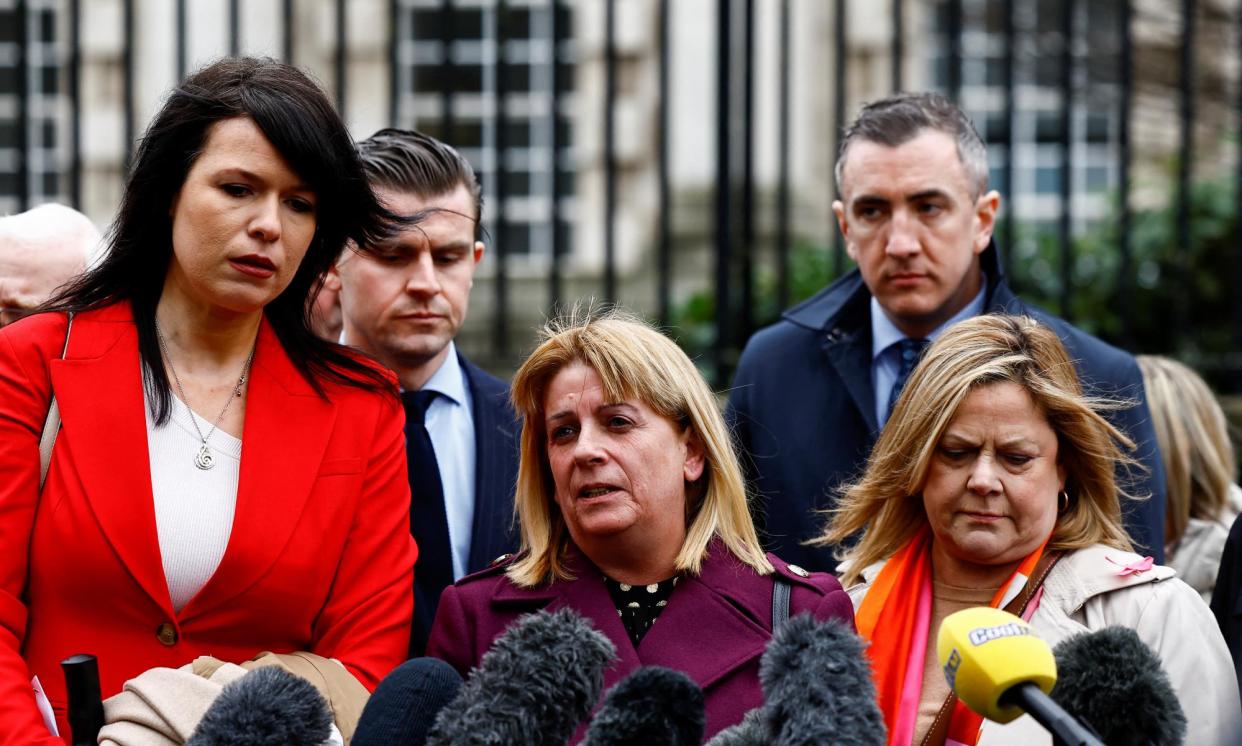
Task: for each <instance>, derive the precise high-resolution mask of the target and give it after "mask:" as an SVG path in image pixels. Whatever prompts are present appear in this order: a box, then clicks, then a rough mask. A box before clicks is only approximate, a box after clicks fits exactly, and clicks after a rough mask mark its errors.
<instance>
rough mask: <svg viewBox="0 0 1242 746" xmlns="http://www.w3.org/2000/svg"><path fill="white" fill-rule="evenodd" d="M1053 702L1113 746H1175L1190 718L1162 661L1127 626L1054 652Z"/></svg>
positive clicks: (1086, 636) (1081, 638)
mask: <svg viewBox="0 0 1242 746" xmlns="http://www.w3.org/2000/svg"><path fill="white" fill-rule="evenodd" d="M1052 653H1053V655H1054V656H1055V657H1056V661H1057V683H1056V686H1054V687H1053V689H1052V695H1051V696H1052V699H1053V700H1055V701H1056V702H1057V704H1059V705H1061V707H1063V708H1064V709H1065V711H1066V712H1068V713H1069V714H1071V715H1073V716H1074V717H1076V718H1078V719H1079V720H1081V721H1083V722H1085V723H1089V724H1090V725H1091V727H1092V728H1094V729H1095V731H1096V732H1097V733H1098V734H1099V736H1100V740H1102V741H1104V743H1107V744H1109V746H1176V745H1177V744H1181V743H1183V742H1184V741H1185V739H1186V715H1185V714H1184V713H1183V712H1182V706H1181V703H1180V702H1179V701H1178V699H1177V694H1176V693H1175V692H1174V691H1173V685H1172V684H1171V683H1169V677H1168V674H1166V673H1165V671H1164V669H1163V668H1162V667H1161V665H1160V659H1159V658H1158V657H1157V656H1156V654H1155V652H1153V651H1152V649H1151V648H1149V647H1147V645H1146V644H1144V643H1143V641H1142V640H1140V639H1139V636H1138V634H1137V633H1136V632H1135V631H1134V630H1132V629H1129V628H1128V627H1105V628H1104V629H1101V630H1097V631H1095V632H1088V633H1084V634H1081V635H1075V636H1074V637H1071V638H1069V639H1067V640H1062V641H1061V642H1059V643H1057V645H1056V647H1054V648H1053V650H1052Z"/></svg>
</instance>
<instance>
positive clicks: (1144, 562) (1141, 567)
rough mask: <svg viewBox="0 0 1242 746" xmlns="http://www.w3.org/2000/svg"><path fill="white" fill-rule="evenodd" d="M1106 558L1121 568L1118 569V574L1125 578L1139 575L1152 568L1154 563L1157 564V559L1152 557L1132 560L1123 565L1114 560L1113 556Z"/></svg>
mask: <svg viewBox="0 0 1242 746" xmlns="http://www.w3.org/2000/svg"><path fill="white" fill-rule="evenodd" d="M1105 559H1107V560H1108V561H1109V562H1112V563H1113V564H1114V565H1117V566H1118V567H1120V568H1121V569H1120V570H1118V571H1117V574H1118V575H1120V576H1121V577H1123V578H1124V577H1126V576H1127V575H1138V574H1139V573H1144V572H1147V571H1148V570H1150V569H1151V568H1152V565H1154V564H1156V560H1155V559H1153V558H1151V557H1144V558H1143V559H1141V560H1139V561H1137V562H1131V563H1130V564H1128V565H1123V564H1121V563H1120V562H1117V561H1116V560H1114V559H1113V558H1112V557H1105Z"/></svg>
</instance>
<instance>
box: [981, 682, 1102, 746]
mask: <svg viewBox="0 0 1242 746" xmlns="http://www.w3.org/2000/svg"><path fill="white" fill-rule="evenodd" d="M1000 704H1002V705H1017V706H1018V707H1019V708H1021V709H1022V710H1023V711H1024V712H1026V714H1028V715H1030V716H1031V717H1033V718H1035V720H1036V721H1038V722H1039V724H1040V725H1042V726H1044V728H1046V729H1047V730H1048V732H1049V733H1051V734H1052V740H1053V742H1054V743H1055V744H1056V746H1105V744H1104V742H1103V741H1101V740H1100V737H1099V736H1097V735H1096V734H1095V733H1094V732H1093V731H1092V730H1091V729H1090V728H1089V727H1088V726H1086V725H1083V724H1082V723H1080V722H1078V721H1077V720H1075V719H1074V716H1073V715H1070V714H1069V713H1068V712H1066V711H1065V710H1064V709H1062V708H1061V706H1060V705H1058V704H1057V703H1056V702H1054V701H1053V699H1052V698H1051V697H1049V696H1048V695H1047V694H1044V693H1043V691H1042V690H1041V689H1040V688H1039V687H1038V686H1036V685H1035V684H1034V683H1032V682H1029V681H1024V682H1022V683H1021V684H1015V685H1014V686H1013V687H1011V688H1009V689H1008V690H1007V691H1006V692H1005V693H1004V694H1002V695H1001V696H1000Z"/></svg>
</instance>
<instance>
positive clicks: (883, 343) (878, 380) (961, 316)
mask: <svg viewBox="0 0 1242 746" xmlns="http://www.w3.org/2000/svg"><path fill="white" fill-rule="evenodd" d="M986 295H987V276H986V275H984V282H983V287H981V288H980V289H979V292H978V294H976V295H975V297H974V298H973V299H971V301H970V302H969V303H967V304H966V305H965V306H964V307H963V308H962V309H961V310H960V311H958V312H957V313H956V314H954V315H953V318H951V319H949V320H948V321H946V322H944V323H943V324H941V325H940V326H938V327H936V328H935V329H934V330H932V333H931V334H928V335H927V339H928V341H931V340H934V339H935V338H936V337H939V336H940V335H941V333H943V332H944V330H945V329H948V328H949V327H950V326H953V325H954V324H956V323H957V322H959V321H963V320H965V319H969V318H973V317H975V316H978V315H979V314H981V313H983V310H984V300H985V296H986ZM905 338H906V335H905V334H902V333H901V330H900V329H898V328H897V326H896V325H895V324H894V323H893V322H892V321H890V320H889V318H888V316H886V315H885V314H884V309H883V308H881V307H880V302H879V301H878V300H876V299H875V296H872V297H871V386H872V391H874V392H875V421H876V422H877V423H878V424H879V425H880V426H883V425H884V421H885V420H886V419H887V418H888V398H889V396H890V395H891V393H892V390H893V384H894V383H895V382H896V381H897V376H898V373H899V370H900V367H901V366H900V363H899V361H898V360H897V358H898V354H897V347H896V345H897V343H898V342H900V341H901V340H903V339H905Z"/></svg>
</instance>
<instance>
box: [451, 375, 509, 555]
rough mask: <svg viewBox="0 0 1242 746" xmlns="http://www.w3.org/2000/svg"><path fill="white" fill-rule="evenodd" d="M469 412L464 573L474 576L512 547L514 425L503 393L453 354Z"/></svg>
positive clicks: (494, 380)
mask: <svg viewBox="0 0 1242 746" xmlns="http://www.w3.org/2000/svg"><path fill="white" fill-rule="evenodd" d="M457 357H458V360H459V361H460V362H461V366H462V370H464V371H465V373H466V381H467V383H468V385H469V386H470V398H471V403H472V406H473V410H474V459H475V466H474V525H473V526H472V527H471V536H470V558H469V567H468V568H467V571H468V572H476V571H478V570H481V569H483V568H485V567H487V566H488V564H489V563H490V562H491V561H492V560H494V559H496V557H498V556H500V555H501V554H503V553H505V552H508V551H512V549H513V547H514V546H516V544H517V540H516V534H515V528H514V525H513V521H514V518H513V488H514V479H515V477H516V472H517V450H518V444H517V432H518V425H517V422H516V419H515V416H514V414H513V409H512V408H511V407H510V405H509V387H508V386H506V385H505V384H504V382H503V381H501V380H499V379H497V378H494V377H492V376H490V375H488V374H487V373H485V372H483V371H482V370H480V369H479V368H478V367H477V366H475V365H474V364H472V363H471V362H470V361H469V360H467V359H466V358H465V357H464V356H462V355H461V353H460V352H459V353H458V355H457Z"/></svg>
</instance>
